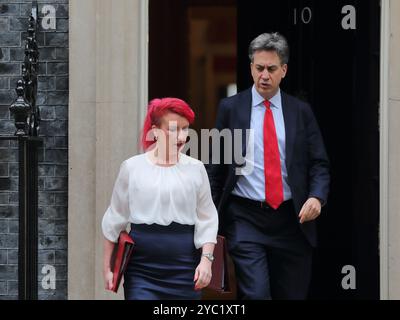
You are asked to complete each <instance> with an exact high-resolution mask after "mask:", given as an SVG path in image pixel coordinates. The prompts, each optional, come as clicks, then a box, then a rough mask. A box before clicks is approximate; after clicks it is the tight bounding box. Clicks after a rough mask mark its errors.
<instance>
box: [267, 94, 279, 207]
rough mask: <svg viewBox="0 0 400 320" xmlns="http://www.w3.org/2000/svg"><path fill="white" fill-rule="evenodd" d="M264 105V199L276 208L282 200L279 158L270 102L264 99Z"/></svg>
mask: <svg viewBox="0 0 400 320" xmlns="http://www.w3.org/2000/svg"><path fill="white" fill-rule="evenodd" d="M264 105H265V107H266V108H267V109H266V110H265V116H264V174H265V201H266V202H267V203H268V204H269V205H270V206H271V207H272V208H274V209H277V208H278V207H279V206H280V204H281V203H282V202H283V185H282V174H281V160H280V156H279V147H278V139H277V137H276V130H275V123H274V116H273V114H272V110H271V103H270V102H269V101H268V100H265V101H264Z"/></svg>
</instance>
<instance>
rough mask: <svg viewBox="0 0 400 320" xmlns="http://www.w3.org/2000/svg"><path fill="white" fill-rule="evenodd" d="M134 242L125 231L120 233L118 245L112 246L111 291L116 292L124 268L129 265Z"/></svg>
mask: <svg viewBox="0 0 400 320" xmlns="http://www.w3.org/2000/svg"><path fill="white" fill-rule="evenodd" d="M134 246H135V242H134V241H133V240H132V238H131V237H130V236H129V234H128V233H127V232H126V231H122V232H121V233H120V235H119V238H118V243H116V244H115V246H114V251H113V254H112V258H111V270H112V272H113V274H114V277H113V287H112V291H114V292H115V293H116V292H117V291H118V288H119V285H120V283H121V279H122V276H123V274H124V272H125V269H126V266H127V265H128V263H129V258H130V256H131V254H132V252H133V248H134Z"/></svg>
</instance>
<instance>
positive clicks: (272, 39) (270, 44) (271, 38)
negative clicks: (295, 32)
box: [249, 32, 289, 64]
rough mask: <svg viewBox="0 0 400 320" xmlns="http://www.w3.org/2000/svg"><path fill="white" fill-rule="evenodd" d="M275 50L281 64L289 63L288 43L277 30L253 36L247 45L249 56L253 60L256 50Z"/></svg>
mask: <svg viewBox="0 0 400 320" xmlns="http://www.w3.org/2000/svg"><path fill="white" fill-rule="evenodd" d="M263 50H265V51H275V52H276V53H277V55H278V57H279V59H280V60H281V63H282V64H288V63H289V45H288V42H287V40H286V38H285V37H284V36H283V35H281V34H280V33H278V32H273V33H263V34H260V35H259V36H258V37H257V38H255V39H254V40H253V41H252V42H251V43H250V46H249V58H250V61H251V62H254V53H255V52H257V51H263Z"/></svg>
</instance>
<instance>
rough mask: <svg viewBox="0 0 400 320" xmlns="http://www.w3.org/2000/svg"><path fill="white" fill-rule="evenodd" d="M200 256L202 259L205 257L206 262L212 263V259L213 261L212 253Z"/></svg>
mask: <svg viewBox="0 0 400 320" xmlns="http://www.w3.org/2000/svg"><path fill="white" fill-rule="evenodd" d="M201 256H202V257H206V258H207V259H208V260H210V261H211V262H213V261H214V259H215V258H214V256H213V254H212V253H203V254H202V255H201Z"/></svg>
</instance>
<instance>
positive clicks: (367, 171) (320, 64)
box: [237, 0, 380, 299]
mask: <svg viewBox="0 0 400 320" xmlns="http://www.w3.org/2000/svg"><path fill="white" fill-rule="evenodd" d="M271 31H278V32H280V33H282V34H283V35H284V36H286V37H287V39H288V41H289V45H290V47H291V57H290V62H289V69H288V76H287V78H286V79H285V80H284V83H283V85H282V89H283V90H285V91H286V92H288V93H290V94H292V95H295V96H298V97H300V98H301V99H304V100H306V101H308V102H309V103H310V104H311V105H312V107H313V110H314V112H315V115H316V117H317V119H318V122H319V125H320V127H321V131H322V134H323V136H324V141H325V144H326V147H327V151H328V154H329V157H330V161H331V175H332V184H331V192H330V196H329V202H328V204H327V205H326V206H325V207H324V209H323V212H322V215H321V217H320V218H319V220H318V234H319V246H318V248H317V249H316V251H315V258H314V272H313V281H312V286H311V291H310V298H312V299H321V298H322V299H327V298H329V299H378V298H379V255H378V230H379V127H378V113H379V109H378V108H379V105H378V103H379V45H380V39H379V34H380V6H379V0H368V1H366V0H364V1H355V0H346V1H343V0H335V1H311V0H310V1H305V0H304V1H301V0H298V1H294V0H293V1H291V0H279V1H278V0H271V1H263V2H258V1H257V2H255V1H254V2H252V1H244V0H243V1H242V0H238V78H237V79H238V89H239V90H243V89H245V88H248V87H249V86H251V85H252V80H251V76H250V69H249V59H248V55H247V53H248V45H249V43H250V41H251V40H252V39H253V38H255V37H256V36H257V35H259V34H260V33H263V32H271ZM345 266H351V267H350V269H343V268H344V267H345ZM352 267H354V270H355V280H356V281H355V287H351V288H348V287H347V286H346V284H347V285H351V284H352V282H351V280H352V279H351V278H349V277H346V276H348V275H349V271H346V270H352ZM342 271H343V273H342ZM343 278H344V280H343ZM343 284H344V286H343Z"/></svg>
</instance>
